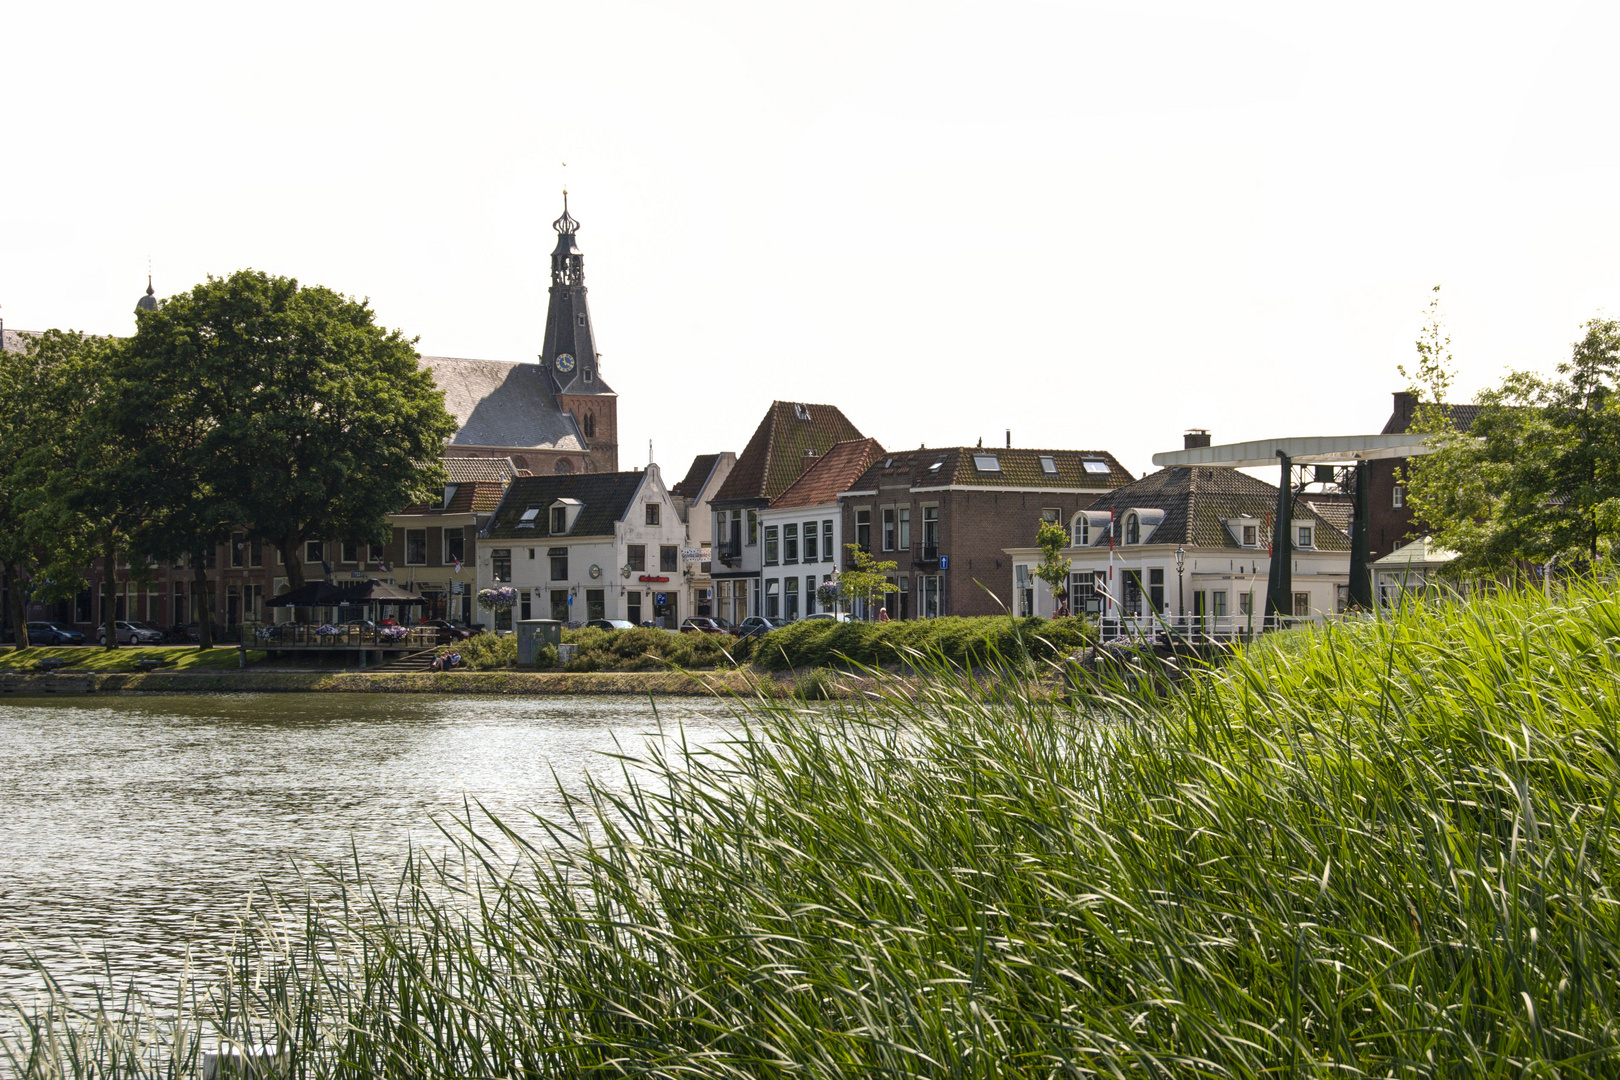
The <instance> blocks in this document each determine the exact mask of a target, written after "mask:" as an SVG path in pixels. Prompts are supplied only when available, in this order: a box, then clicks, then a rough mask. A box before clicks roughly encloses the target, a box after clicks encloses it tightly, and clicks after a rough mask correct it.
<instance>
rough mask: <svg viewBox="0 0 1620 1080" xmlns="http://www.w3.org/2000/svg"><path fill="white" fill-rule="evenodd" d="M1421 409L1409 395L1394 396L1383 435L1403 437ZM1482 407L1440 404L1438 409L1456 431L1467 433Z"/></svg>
mask: <svg viewBox="0 0 1620 1080" xmlns="http://www.w3.org/2000/svg"><path fill="white" fill-rule="evenodd" d="M1418 408H1421V406H1420V405H1418V403H1417V400H1416V399H1415V398H1414V397H1413V396H1412V395H1410V394H1396V395H1395V411H1394V412H1392V413H1390V416H1389V420H1388V421H1387V422H1386V423H1385V424H1384V434H1385V435H1404V434H1406V433H1407V432H1408V431H1411V430H1412V422H1413V421H1414V420H1416V419H1417V412H1416V410H1417V409H1418ZM1482 408H1484V406H1482V405H1452V404H1449V403H1446V402H1441V403H1440V409H1441V411H1442V412H1444V413H1445V415H1446V419H1448V420H1450V421H1451V426H1452V427H1454V428H1456V429H1457V430H1458V431H1467V430H1468V429H1469V428H1471V427H1473V426H1474V419H1475V417H1477V416H1479V413H1480V410H1481V409H1482Z"/></svg>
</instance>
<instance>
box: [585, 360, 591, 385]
mask: <svg viewBox="0 0 1620 1080" xmlns="http://www.w3.org/2000/svg"><path fill="white" fill-rule="evenodd" d="M585 381H586V382H587V383H588V382H590V381H591V369H590V365H588V364H587V365H586V367H585Z"/></svg>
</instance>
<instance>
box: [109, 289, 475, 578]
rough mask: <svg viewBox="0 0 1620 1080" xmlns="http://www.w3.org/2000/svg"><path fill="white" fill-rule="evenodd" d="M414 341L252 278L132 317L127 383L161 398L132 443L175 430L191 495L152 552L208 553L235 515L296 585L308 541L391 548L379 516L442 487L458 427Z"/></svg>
mask: <svg viewBox="0 0 1620 1080" xmlns="http://www.w3.org/2000/svg"><path fill="white" fill-rule="evenodd" d="M414 346H415V341H414V339H409V340H408V339H406V338H404V337H402V336H401V335H400V333H399V332H398V331H393V330H386V329H384V328H382V327H380V326H378V325H377V324H376V322H375V316H374V314H373V312H372V311H371V309H370V307H369V306H368V305H367V303H366V302H365V301H363V300H354V299H351V298H348V297H345V296H341V295H339V294H338V293H336V292H333V291H332V290H330V289H326V288H322V287H320V286H309V287H301V286H300V285H299V284H298V282H297V281H296V280H294V279H292V278H285V277H273V276H271V275H269V274H265V273H261V272H258V271H253V270H239V271H237V272H236V273H234V274H232V275H231V276H229V277H227V278H212V277H211V278H209V279H208V280H207V281H206V282H204V283H203V284H201V285H198V286H196V287H195V288H194V289H192V290H191V292H190V293H186V294H182V295H179V296H175V297H171V298H170V299H168V300H166V301H165V302H164V303H163V304H162V306H161V307H160V308H159V309H158V310H156V311H152V312H147V313H145V314H144V315H142V316H141V319H140V328H139V330H138V331H137V333H136V335H135V337H134V338H133V339H132V340H131V350H132V353H131V355H132V366H131V370H130V372H129V375H130V378H131V379H132V385H133V384H138V383H139V382H141V381H146V380H150V381H152V382H153V383H154V384H155V385H157V386H158V387H159V390H158V392H156V393H154V394H153V395H152V398H151V403H152V407H153V408H154V409H155V410H156V411H155V412H154V413H153V416H152V419H151V423H150V424H149V425H148V426H147V428H146V429H145V430H137V431H136V432H135V434H136V435H137V436H138V437H139V439H140V441H141V443H142V445H145V446H154V445H158V444H159V443H160V442H161V441H162V439H163V438H164V437H165V436H164V435H163V434H162V432H163V431H164V430H167V431H171V432H172V431H176V430H182V429H183V430H184V432H185V434H184V438H185V440H186V443H187V446H186V448H185V450H184V452H183V453H182V454H180V455H179V457H178V459H177V461H176V463H175V466H176V472H175V475H174V479H177V480H178V482H179V486H181V487H183V488H185V489H186V490H189V491H193V492H196V493H197V497H196V501H195V502H194V503H193V504H192V505H189V506H188V507H186V508H185V510H184V512H183V513H179V514H175V515H171V516H169V517H168V518H167V519H166V520H167V521H168V522H169V524H170V525H171V526H172V529H173V531H172V533H169V534H168V535H167V536H166V538H165V540H163V541H162V542H159V541H156V540H154V541H151V544H152V546H153V548H154V549H155V550H156V549H164V548H168V549H176V548H178V547H180V546H193V547H194V548H195V547H196V546H198V545H211V544H212V543H214V542H216V540H217V539H218V537H219V533H218V531H217V525H218V523H219V522H220V521H221V520H222V519H224V518H225V517H227V516H228V517H234V518H235V520H236V521H237V522H239V523H240V524H241V525H242V526H244V527H245V528H246V529H247V530H248V532H249V534H250V535H251V536H253V537H256V538H259V539H262V540H264V541H266V542H267V543H268V544H269V545H270V546H272V547H274V548H275V549H277V550H278V551H280V552H281V555H282V560H283V562H284V563H285V564H286V569H287V579H288V584H289V586H290V587H292V588H297V587H298V586H300V585H302V584H303V583H304V573H303V545H304V541H305V540H308V539H342V540H349V541H353V542H359V543H373V544H380V543H384V542H386V540H387V539H388V536H389V533H390V530H389V527H388V522H387V517H386V515H387V514H389V513H391V512H393V511H396V510H398V509H399V508H400V507H403V506H406V505H408V504H410V503H412V502H420V501H423V500H425V499H427V498H429V497H430V495H431V494H432V492H434V491H435V490H436V489H438V488H440V487H442V485H443V483H444V470H443V466H442V465H441V464H440V462H441V457H442V451H443V446H444V442H445V440H446V439H448V438H449V437H450V436H451V435H452V434H453V433H454V432H455V421H454V420H453V419H452V418H451V416H450V414H449V413H448V412H446V411H445V408H444V395H443V393H442V392H441V391H440V390H438V388H437V387H436V386H435V385H434V382H433V378H432V376H431V375H429V374H428V373H427V372H426V371H424V370H422V369H421V367H420V366H419V365H418V363H417V357H416V349H415V347H414ZM134 422H135V424H136V427H137V429H139V428H140V426H141V425H140V423H139V418H135V420H134ZM227 510H228V511H229V514H228V515H227V514H226V513H225V511H227Z"/></svg>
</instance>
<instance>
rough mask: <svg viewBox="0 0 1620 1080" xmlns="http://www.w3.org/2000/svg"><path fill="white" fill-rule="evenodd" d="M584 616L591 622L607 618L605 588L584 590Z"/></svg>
mask: <svg viewBox="0 0 1620 1080" xmlns="http://www.w3.org/2000/svg"><path fill="white" fill-rule="evenodd" d="M585 617H586V618H587V619H590V620H591V621H592V622H595V621H596V620H597V619H605V618H607V590H605V589H586V590H585Z"/></svg>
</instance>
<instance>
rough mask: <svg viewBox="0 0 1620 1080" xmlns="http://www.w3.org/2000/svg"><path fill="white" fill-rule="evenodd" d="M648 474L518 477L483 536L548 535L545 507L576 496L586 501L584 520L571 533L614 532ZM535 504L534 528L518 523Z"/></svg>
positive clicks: (537, 537) (535, 537)
mask: <svg viewBox="0 0 1620 1080" xmlns="http://www.w3.org/2000/svg"><path fill="white" fill-rule="evenodd" d="M646 475H647V474H646V473H644V472H616V473H558V474H555V475H552V476H519V477H516V478H515V479H513V481H512V482H511V484H509V485H508V486H507V489H506V497H505V498H503V499H502V500H501V505H500V507H499V509H497V510H496V511H495V516H494V517H492V518H490V521H489V525H488V526H486V527H485V529H484V532H483V536H484V538H485V539H489V540H522V539H527V540H534V541H537V542H538V541H541V540H545V539H547V538H548V537H550V535H551V533H550V525H551V522H550V516H549V515H548V514H547V513H546V511H547V510H549V509H550V507H551V504H552V503H554V502H556V501H557V500H558V499H575V500H577V501H578V502H579V503H580V506H581V509H580V512H579V519H578V520H577V521H575V522H574V527H573V528H572V529H571V530H569V532H568V535H569V536H571V537H580V536H606V535H610V534H611V533H612V532H613V526H614V523H616V522H619V521H622V520H624V516H625V514H626V513H628V512H629V510H630V505H631V503H633V502H634V501H635V498H636V492H638V491H640V490H641V483H642V481H643V480H644V479H646ZM530 507H538V508H539V509H540V514H539V516H538V518H537V519H536V520H535V527H534V528H532V529H520V528H518V523H519V520H520V519H521V518H522V516H523V512H524V511H525V510H527V509H529V508H530Z"/></svg>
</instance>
